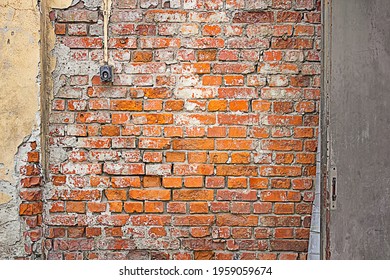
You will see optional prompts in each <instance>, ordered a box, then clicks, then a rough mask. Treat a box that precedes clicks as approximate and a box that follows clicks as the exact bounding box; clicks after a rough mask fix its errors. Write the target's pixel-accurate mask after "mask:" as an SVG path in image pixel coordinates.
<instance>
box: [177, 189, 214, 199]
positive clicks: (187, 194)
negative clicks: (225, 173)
mask: <svg viewBox="0 0 390 280" xmlns="http://www.w3.org/2000/svg"><path fill="white" fill-rule="evenodd" d="M213 199H214V191H212V190H174V191H173V200H178V201H194V200H210V201H211V200H213Z"/></svg>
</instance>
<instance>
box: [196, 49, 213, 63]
mask: <svg viewBox="0 0 390 280" xmlns="http://www.w3.org/2000/svg"><path fill="white" fill-rule="evenodd" d="M197 53H198V60H199V61H214V60H216V59H217V50H199V51H198V52H197Z"/></svg>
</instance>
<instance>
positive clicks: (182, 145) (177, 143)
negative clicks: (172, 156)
mask: <svg viewBox="0 0 390 280" xmlns="http://www.w3.org/2000/svg"><path fill="white" fill-rule="evenodd" d="M172 148H173V149H174V150H213V149H214V140H212V139H191V140H186V139H180V140H173V141H172Z"/></svg>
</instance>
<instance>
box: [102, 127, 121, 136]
mask: <svg viewBox="0 0 390 280" xmlns="http://www.w3.org/2000/svg"><path fill="white" fill-rule="evenodd" d="M119 135H120V128H119V126H115V125H105V126H102V136H119Z"/></svg>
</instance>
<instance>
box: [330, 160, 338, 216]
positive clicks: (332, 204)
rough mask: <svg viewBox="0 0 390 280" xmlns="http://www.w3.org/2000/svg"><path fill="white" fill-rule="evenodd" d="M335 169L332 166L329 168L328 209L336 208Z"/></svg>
mask: <svg viewBox="0 0 390 280" xmlns="http://www.w3.org/2000/svg"><path fill="white" fill-rule="evenodd" d="M336 200H337V169H336V167H332V168H331V170H330V209H331V210H335V209H337V205H336Z"/></svg>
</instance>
